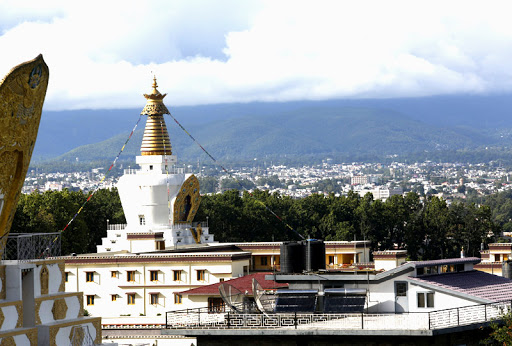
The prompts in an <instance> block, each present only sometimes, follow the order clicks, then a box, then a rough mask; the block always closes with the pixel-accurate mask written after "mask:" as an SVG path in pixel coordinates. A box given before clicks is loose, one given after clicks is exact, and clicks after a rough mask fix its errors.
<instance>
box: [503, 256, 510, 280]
mask: <svg viewBox="0 0 512 346" xmlns="http://www.w3.org/2000/svg"><path fill="white" fill-rule="evenodd" d="M501 276H503V277H504V278H507V279H511V280H512V261H511V260H506V261H503V263H502V265H501Z"/></svg>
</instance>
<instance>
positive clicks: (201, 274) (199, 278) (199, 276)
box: [197, 269, 205, 281]
mask: <svg viewBox="0 0 512 346" xmlns="http://www.w3.org/2000/svg"><path fill="white" fill-rule="evenodd" d="M204 272H205V270H204V269H201V270H198V271H197V281H204Z"/></svg>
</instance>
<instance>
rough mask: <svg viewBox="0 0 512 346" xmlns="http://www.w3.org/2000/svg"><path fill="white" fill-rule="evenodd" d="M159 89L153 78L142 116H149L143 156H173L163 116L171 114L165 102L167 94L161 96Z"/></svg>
mask: <svg viewBox="0 0 512 346" xmlns="http://www.w3.org/2000/svg"><path fill="white" fill-rule="evenodd" d="M157 87H158V85H157V84H156V77H153V90H152V91H151V94H144V97H145V98H146V99H147V100H148V101H147V103H146V106H144V109H143V110H142V112H141V114H142V115H147V116H148V120H147V121H146V128H145V129H144V136H143V137H142V145H141V146H140V153H141V155H172V147H171V140H170V139H169V133H168V132H167V126H165V120H164V116H163V115H164V114H170V113H169V110H168V109H167V107H166V106H165V105H164V102H163V99H164V97H165V95H167V94H163V95H162V94H160V92H159V91H158V90H157Z"/></svg>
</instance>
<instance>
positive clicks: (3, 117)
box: [0, 55, 49, 255]
mask: <svg viewBox="0 0 512 346" xmlns="http://www.w3.org/2000/svg"><path fill="white" fill-rule="evenodd" d="M48 78H49V70H48V66H47V65H46V63H45V62H44V60H43V57H42V56H41V55H39V56H38V57H37V58H35V59H34V60H31V61H28V62H25V63H23V64H21V65H18V66H16V67H15V68H13V69H12V70H11V71H10V72H9V73H8V74H7V76H6V77H5V78H4V79H3V80H2V81H1V82H0V101H1V102H0V255H1V254H2V253H3V251H4V249H5V242H6V241H7V234H8V233H9V230H10V228H11V224H12V219H13V217H14V213H15V211H16V205H17V203H18V199H19V195H20V190H21V187H22V186H23V182H24V180H25V175H26V174H27V169H28V165H29V163H30V158H31V156H32V151H33V150H34V145H35V143H36V137H37V131H38V129H39V121H40V119H41V111H42V108H43V102H44V98H45V95H46V89H47V87H48Z"/></svg>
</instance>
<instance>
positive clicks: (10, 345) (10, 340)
mask: <svg viewBox="0 0 512 346" xmlns="http://www.w3.org/2000/svg"><path fill="white" fill-rule="evenodd" d="M0 346H16V342H15V341H14V337H13V336H8V337H5V338H2V341H1V342H0Z"/></svg>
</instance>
